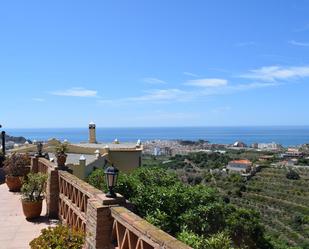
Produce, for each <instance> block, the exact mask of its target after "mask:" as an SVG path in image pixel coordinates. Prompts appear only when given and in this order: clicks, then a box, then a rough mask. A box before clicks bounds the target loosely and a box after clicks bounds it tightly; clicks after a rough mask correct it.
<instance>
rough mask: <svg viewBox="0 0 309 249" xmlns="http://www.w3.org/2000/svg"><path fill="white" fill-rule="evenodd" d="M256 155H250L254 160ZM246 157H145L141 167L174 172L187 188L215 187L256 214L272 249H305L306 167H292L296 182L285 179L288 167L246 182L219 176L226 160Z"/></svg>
mask: <svg viewBox="0 0 309 249" xmlns="http://www.w3.org/2000/svg"><path fill="white" fill-rule="evenodd" d="M259 155H260V153H256V154H254V153H251V155H249V156H250V157H251V158H250V159H251V160H253V161H254V160H256V158H258V156H259ZM238 156H239V157H241V158H244V157H248V155H244V154H238V155H235V154H234V152H233V153H227V154H225V155H219V154H217V153H214V154H213V155H206V154H205V153H192V154H189V155H187V156H180V155H177V156H175V157H171V158H166V157H164V158H150V157H148V158H145V160H144V165H145V166H150V165H156V166H161V167H165V168H168V169H169V170H172V171H175V172H176V173H177V174H178V176H179V178H180V179H181V180H182V181H183V182H185V183H187V184H191V185H195V184H199V183H202V184H204V185H207V186H210V187H213V188H216V189H217V190H218V192H219V193H220V194H221V195H222V197H223V198H224V199H225V200H226V202H231V203H232V204H235V205H237V206H238V207H244V208H246V209H249V210H254V211H257V212H259V214H260V218H261V222H262V224H263V225H264V227H265V231H266V233H267V234H268V235H269V237H271V239H272V241H273V244H274V245H275V248H280V249H281V248H309V167H308V168H306V167H299V168H293V171H295V172H296V173H297V174H298V175H299V177H300V179H298V180H291V179H288V178H287V177H286V175H287V173H288V172H289V171H290V170H291V169H290V168H276V167H271V166H269V165H268V166H265V167H262V168H261V170H260V172H257V173H256V175H255V176H253V177H252V178H251V179H250V180H244V179H243V178H242V177H241V176H240V175H237V174H228V175H226V174H223V173H222V171H220V170H219V169H222V167H224V166H225V165H226V162H227V161H228V160H231V159H233V158H235V157H238Z"/></svg>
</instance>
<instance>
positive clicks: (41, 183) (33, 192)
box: [21, 173, 47, 201]
mask: <svg viewBox="0 0 309 249" xmlns="http://www.w3.org/2000/svg"><path fill="white" fill-rule="evenodd" d="M46 181H47V175H46V174H43V173H29V174H28V175H27V179H26V181H25V182H24V183H23V186H22V188H21V193H22V198H23V199H24V200H27V201H40V200H42V199H43V197H44V190H45V183H46Z"/></svg>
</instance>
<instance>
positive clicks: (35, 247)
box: [29, 225, 84, 249]
mask: <svg viewBox="0 0 309 249" xmlns="http://www.w3.org/2000/svg"><path fill="white" fill-rule="evenodd" d="M83 244H84V234H83V233H82V232H80V231H74V230H71V229H70V228H68V227H66V226H62V225H58V226H56V227H48V228H45V229H43V230H42V231H41V235H40V236H39V237H37V238H35V239H34V240H32V241H31V242H30V243H29V245H30V248H31V249H63V248H67V249H82V247H83Z"/></svg>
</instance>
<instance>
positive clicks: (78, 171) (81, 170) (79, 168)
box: [73, 155, 86, 180]
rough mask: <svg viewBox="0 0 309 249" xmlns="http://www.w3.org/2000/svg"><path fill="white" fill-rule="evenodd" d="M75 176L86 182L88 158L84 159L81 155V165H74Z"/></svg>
mask: <svg viewBox="0 0 309 249" xmlns="http://www.w3.org/2000/svg"><path fill="white" fill-rule="evenodd" d="M73 175H75V176H76V177H78V178H79V179H81V180H84V179H85V178H86V158H85V157H84V155H81V157H80V158H79V164H78V165H74V167H73Z"/></svg>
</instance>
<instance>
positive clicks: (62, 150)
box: [55, 142, 68, 155]
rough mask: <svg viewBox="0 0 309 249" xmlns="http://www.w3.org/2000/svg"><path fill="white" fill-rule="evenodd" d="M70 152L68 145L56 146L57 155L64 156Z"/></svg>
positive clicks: (59, 144)
mask: <svg viewBox="0 0 309 249" xmlns="http://www.w3.org/2000/svg"><path fill="white" fill-rule="evenodd" d="M67 152H68V143H60V142H59V143H58V144H57V145H56V146H55V154H56V155H62V154H65V153H67Z"/></svg>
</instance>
